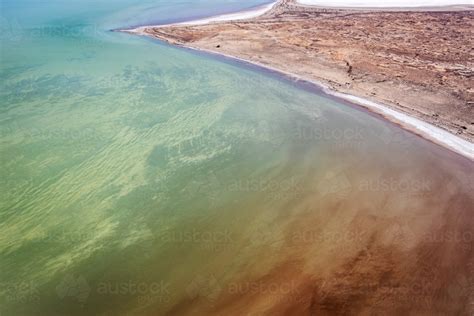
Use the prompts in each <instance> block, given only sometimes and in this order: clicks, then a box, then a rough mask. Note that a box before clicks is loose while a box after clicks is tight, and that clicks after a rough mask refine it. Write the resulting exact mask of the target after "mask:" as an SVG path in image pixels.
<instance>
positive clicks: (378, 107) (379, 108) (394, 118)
mask: <svg viewBox="0 0 474 316" xmlns="http://www.w3.org/2000/svg"><path fill="white" fill-rule="evenodd" d="M279 2H281V1H278V2H275V3H272V4H268V5H265V6H263V7H258V8H257V9H255V10H251V11H243V12H240V13H233V14H226V15H220V16H216V17H210V18H206V19H201V20H197V21H189V22H183V23H177V24H173V25H202V24H208V23H213V22H222V21H228V20H238V19H249V18H254V17H257V16H260V15H262V14H264V13H266V12H268V11H270V10H271V9H272V8H273V7H274V6H275V5H276V4H277V3H279ZM168 26H169V25H168ZM156 27H158V26H143V27H139V28H136V29H132V30H124V31H125V32H128V33H133V34H137V35H143V36H151V37H154V38H158V39H161V40H164V41H167V42H170V41H168V40H167V39H166V38H160V37H158V36H156V35H153V34H150V33H148V32H147V29H151V28H156ZM161 27H162V26H161ZM170 43H171V44H174V45H178V46H182V47H185V48H189V49H192V50H196V51H201V52H206V53H210V54H213V55H221V56H225V57H227V58H232V59H234V60H237V61H241V62H245V63H249V64H253V65H256V66H258V67H261V68H265V69H269V70H271V71H273V72H276V73H279V74H282V75H284V76H287V77H290V78H294V79H297V80H302V81H305V82H308V83H311V84H313V85H315V86H316V87H319V88H321V89H322V90H323V91H324V92H325V93H326V94H328V95H332V96H334V97H337V98H340V99H343V100H346V101H349V102H351V103H353V104H357V105H359V106H362V107H364V108H366V109H368V110H370V111H372V112H374V113H378V114H380V115H382V116H383V117H384V118H386V119H387V120H389V121H391V122H394V123H397V124H399V125H400V126H402V127H403V128H405V129H406V130H409V131H412V132H414V133H416V134H418V135H420V136H422V137H424V138H426V139H428V140H430V141H432V142H434V143H437V144H439V145H441V146H443V147H445V148H448V149H450V150H453V151H455V152H457V153H459V154H461V155H463V156H465V157H467V158H469V159H470V160H474V145H473V144H472V143H471V142H469V141H467V140H464V139H462V138H461V137H458V136H456V135H454V134H452V133H450V132H448V131H445V130H443V129H441V128H439V127H436V126H434V125H432V124H430V123H428V122H425V121H423V120H421V119H418V118H416V117H413V116H410V115H407V114H405V113H402V112H400V111H396V110H394V109H393V108H391V107H389V106H386V105H383V104H382V103H379V102H374V101H371V100H368V99H365V98H361V97H358V96H355V95H350V94H346V93H342V92H339V91H337V89H336V88H335V87H329V86H328V85H326V84H324V83H322V82H318V81H315V80H312V79H309V78H304V77H301V76H298V75H296V74H293V73H291V72H288V71H284V70H282V69H278V68H274V67H271V66H268V65H263V64H261V63H259V62H256V61H252V60H248V59H243V58H240V57H237V56H233V55H230V54H225V53H222V52H219V51H215V50H209V49H203V48H196V47H192V46H189V45H185V44H177V43H173V42H170Z"/></svg>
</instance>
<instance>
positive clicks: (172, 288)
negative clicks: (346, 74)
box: [0, 0, 473, 315]
mask: <svg viewBox="0 0 474 316" xmlns="http://www.w3.org/2000/svg"><path fill="white" fill-rule="evenodd" d="M259 3H262V2H261V1H245V2H244V3H243V2H235V1H224V0H219V1H212V0H206V1H179V2H176V1H149V2H147V3H143V2H140V4H139V5H138V4H136V3H135V2H134V1H118V2H117V1H116V2H114V4H110V3H108V2H106V1H99V2H97V1H94V2H92V1H91V2H88V1H73V2H65V1H53V2H48V4H45V3H37V2H33V1H5V2H2V14H3V17H2V32H1V33H2V47H1V58H2V59H1V72H0V77H1V80H2V86H1V91H0V93H1V104H0V110H1V113H2V114H1V117H0V137H1V148H0V151H1V152H0V154H1V160H2V164H1V170H0V176H1V183H0V189H1V192H2V197H1V200H0V232H1V235H0V236H1V238H0V255H1V257H0V266H1V270H0V284H1V285H2V286H1V288H0V308H1V309H0V312H2V315H105V314H107V315H108V314H110V315H117V314H123V315H127V314H133V315H141V314H143V315H145V314H150V315H151V314H153V315H156V314H163V313H166V312H174V313H177V314H184V313H202V314H207V313H209V312H210V311H213V310H219V308H220V306H233V305H232V304H223V303H222V302H225V301H226V299H228V297H230V298H231V301H232V302H233V301H235V302H240V301H239V300H240V299H242V298H243V299H242V300H241V301H242V302H243V305H239V303H236V304H237V307H235V309H234V310H230V313H232V312H233V313H236V314H241V312H242V311H245V309H243V310H242V306H247V307H248V308H249V309H253V308H255V310H258V311H260V312H268V310H269V309H268V308H269V307H268V306H267V305H265V303H262V302H261V301H258V302H255V301H254V302H252V304H250V303H249V301H248V299H247V297H248V296H255V297H257V296H262V297H265V296H268V295H269V294H271V296H272V297H273V296H275V295H277V296H278V295H280V296H281V295H282V294H287V293H285V292H284V291H283V290H282V289H281V286H285V285H287V284H290V285H291V288H293V286H294V287H299V286H300V283H301V281H300V279H301V276H302V275H306V274H309V275H320V274H322V273H323V272H324V273H330V270H331V269H329V267H332V268H334V269H336V268H337V266H338V265H337V262H339V261H343V259H344V258H346V257H350V256H351V254H352V253H353V252H354V251H356V250H357V249H358V248H360V247H364V244H365V243H366V242H367V240H369V239H370V237H371V236H372V235H373V234H374V231H378V229H383V230H385V231H389V232H390V233H389V235H390V234H391V235H390V236H389V237H386V239H384V238H382V240H385V243H386V245H385V246H387V247H393V248H396V249H398V250H400V251H408V250H412V249H413V247H414V246H413V245H414V244H416V242H417V241H419V236H421V235H422V234H423V233H425V232H427V231H429V229H430V228H431V227H432V225H433V221H435V219H437V217H436V216H437V215H439V214H444V213H445V212H447V211H448V210H449V209H450V208H452V207H455V208H456V211H457V212H464V211H465V210H466V209H468V208H469V206H468V205H469V202H470V201H472V188H473V182H472V181H473V178H472V172H473V165H472V162H469V161H467V160H466V159H464V158H462V157H459V156H457V155H455V154H453V153H451V152H449V151H446V150H444V149H442V148H440V147H438V146H436V145H433V144H431V143H429V142H428V141H425V140H423V139H421V138H419V137H417V136H415V135H413V134H410V133H407V132H404V131H402V130H401V129H400V128H398V127H397V126H395V125H393V124H390V123H387V122H385V121H383V120H382V119H381V118H379V117H377V116H374V115H371V114H368V113H366V112H364V111H361V110H360V109H357V108H353V107H350V106H347V105H344V104H342V103H339V102H337V101H335V100H331V99H329V98H326V97H324V96H320V95H317V94H315V93H312V92H311V91H304V90H302V89H299V88H298V87H296V86H294V85H293V84H291V83H289V82H287V81H285V80H283V79H280V78H275V77H272V76H268V75H265V74H262V73H259V72H256V71H254V70H253V69H249V68H246V67H239V66H238V65H236V64H233V63H223V62H221V61H218V60H215V59H212V58H210V57H207V56H203V55H201V54H193V53H190V52H188V51H184V50H180V49H176V48H173V47H169V46H167V45H164V44H160V43H157V42H156V41H152V40H148V39H145V38H139V37H134V36H130V35H128V34H120V33H114V32H108V30H110V29H114V28H117V27H123V26H132V25H137V24H140V23H168V22H170V21H178V20H185V19H189V18H195V17H197V16H203V15H211V14H216V13H222V12H230V11H233V10H237V9H241V8H247V7H252V6H255V5H257V4H259ZM386 222H388V223H386ZM393 223H396V224H393ZM393 225H395V226H394V227H392V226H393ZM463 229H465V228H463ZM392 230H395V231H396V232H395V233H393V234H392V233H391V231H392ZM462 231H463V230H461V232H462ZM397 234H398V235H397ZM400 234H401V236H402V237H400V236H399V235H400ZM356 237H357V239H356ZM372 237H373V236H372ZM407 240H408V241H407ZM467 243H468V244H472V240H469V241H468V242H467ZM456 245H457V246H459V247H460V246H462V245H464V244H462V245H461V244H459V245H458V244H456ZM288 261H291V263H290V264H289V263H288ZM288 264H289V265H290V266H291V267H292V268H291V269H290V271H292V273H289V274H285V273H281V272H277V273H276V272H275V271H278V269H280V267H281V266H282V265H288ZM295 271H299V272H298V273H297V272H295ZM295 274H296V275H295ZM277 276H278V277H277ZM262 278H264V279H262ZM262 280H264V281H262ZM249 282H251V283H249ZM255 282H257V283H255ZM292 282H295V283H294V284H293V283H292ZM249 284H250V285H251V286H249ZM271 285H278V286H277V289H276V290H275V291H276V292H277V293H275V291H270V292H271V293H269V291H268V289H269V286H271ZM295 296H296V298H298V296H299V295H295ZM301 296H302V295H301ZM237 298H238V299H237ZM270 301H271V302H272V300H270ZM278 302H279V303H281V301H278ZM296 302H298V301H296ZM227 303H228V301H227ZM284 303H288V304H294V302H286V301H285V302H284ZM270 305H272V304H270ZM273 305H275V303H273ZM257 307H258V308H257Z"/></svg>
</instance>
